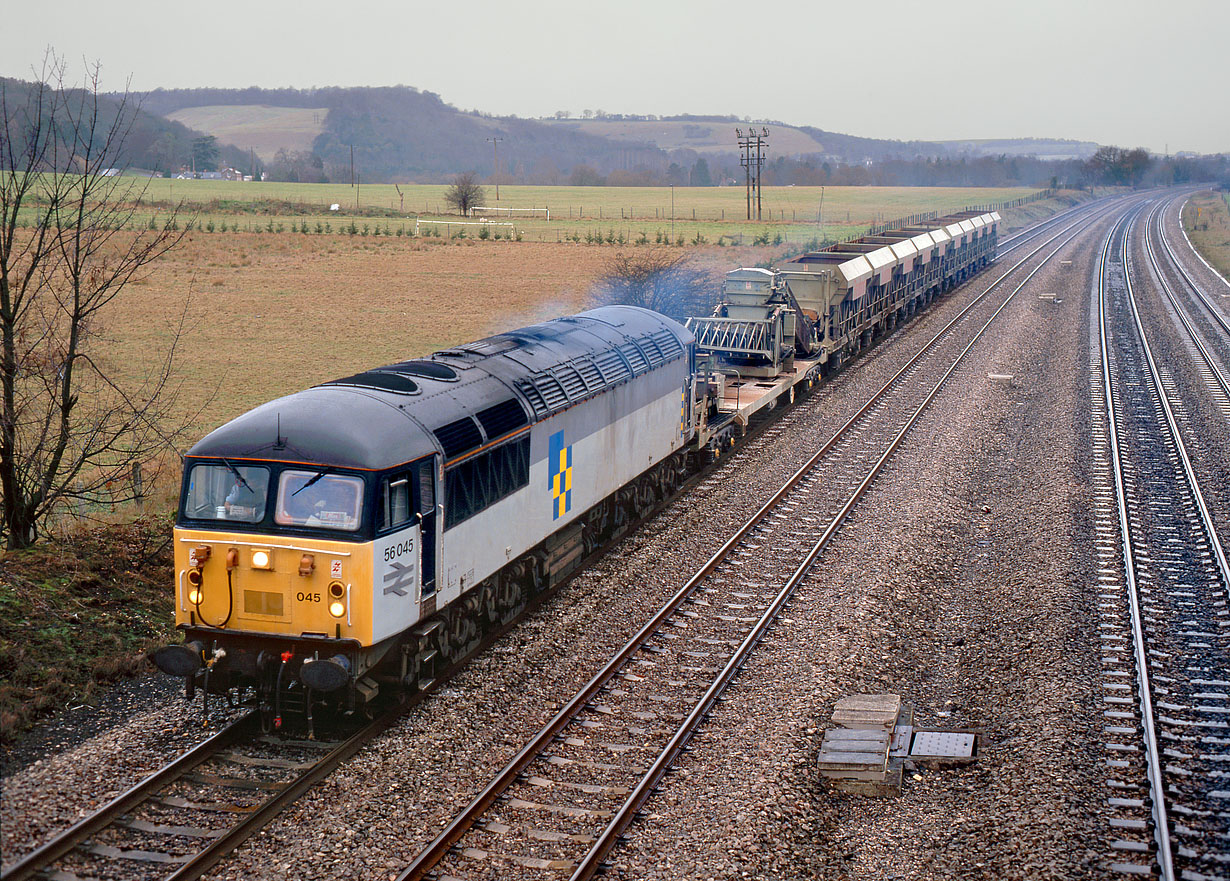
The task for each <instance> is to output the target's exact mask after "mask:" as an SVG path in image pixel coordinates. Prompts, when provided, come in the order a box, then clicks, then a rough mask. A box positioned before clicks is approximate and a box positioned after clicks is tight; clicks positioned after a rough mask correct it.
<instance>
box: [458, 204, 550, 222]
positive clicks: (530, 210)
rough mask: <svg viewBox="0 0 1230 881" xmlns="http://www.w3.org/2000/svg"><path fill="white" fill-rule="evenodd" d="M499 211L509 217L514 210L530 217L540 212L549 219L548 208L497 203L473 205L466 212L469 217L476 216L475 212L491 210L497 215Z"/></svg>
mask: <svg viewBox="0 0 1230 881" xmlns="http://www.w3.org/2000/svg"><path fill="white" fill-rule="evenodd" d="M501 211H502V212H504V213H505V214H506V215H508V216H509V217H512V216H513V213H514V212H520V213H522V214H528V215H529V216H530V217H533V216H534V215H536V214H542V215H544V216H545V217H546V218H547V220H550V219H551V209H550V208H503V207H500V206H498V205H475V206H474V207H473V208H471V209H470V210H469V211H468V212H466V213H467V214H469V215H470V216H471V217H475V216H476V213H475V212H482V213H486V212H491V213H492V214H495V215H497V216H498V215H499V214H500V212H501Z"/></svg>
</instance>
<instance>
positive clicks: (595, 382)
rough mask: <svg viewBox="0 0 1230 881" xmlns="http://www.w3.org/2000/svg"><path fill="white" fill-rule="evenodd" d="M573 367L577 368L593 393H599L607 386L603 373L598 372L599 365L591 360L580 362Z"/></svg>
mask: <svg viewBox="0 0 1230 881" xmlns="http://www.w3.org/2000/svg"><path fill="white" fill-rule="evenodd" d="M573 366H574V367H576V369H577V372H579V373H580V374H581V377H582V378H583V379H584V380H585V384H586V385H587V386H589V388H590V390H591V391H598V390H599V389H601V388H604V387H605V386H606V380H605V379H603V378H602V372H601V371H599V370H598V365H596V364H595V363H594V362H593V361H592V360H591V359H589V358H586V359H585V360H583V361H578V362H576V363H575V364H574V365H573Z"/></svg>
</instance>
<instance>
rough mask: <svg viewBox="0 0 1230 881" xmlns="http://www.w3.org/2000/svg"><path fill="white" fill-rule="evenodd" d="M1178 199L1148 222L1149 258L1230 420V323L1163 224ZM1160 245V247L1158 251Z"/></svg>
mask: <svg viewBox="0 0 1230 881" xmlns="http://www.w3.org/2000/svg"><path fill="white" fill-rule="evenodd" d="M1178 201H1179V199H1178V198H1176V199H1172V200H1169V201H1168V202H1165V203H1158V204H1157V205H1156V206H1155V207H1154V208H1153V210H1152V211H1150V212H1149V216H1148V218H1147V219H1146V223H1145V231H1144V246H1145V254H1146V256H1147V259H1148V261H1149V265H1150V266H1152V268H1153V271H1154V274H1155V277H1156V278H1157V280H1158V288H1159V290H1160V292H1161V294H1162V296H1163V297H1164V298H1165V301H1166V302H1167V303H1168V304H1169V306H1170V309H1171V310H1172V312H1173V314H1174V315H1175V317H1176V318H1177V319H1178V322H1179V324H1180V326H1181V327H1182V329H1183V333H1184V334H1185V337H1186V338H1185V339H1184V341H1183V345H1184V347H1185V348H1186V349H1187V350H1188V352H1189V353H1190V355H1191V356H1192V358H1193V360H1194V361H1195V362H1196V365H1197V366H1196V369H1197V370H1198V371H1199V373H1200V375H1201V378H1202V379H1203V380H1204V382H1205V384H1206V385H1207V386H1208V388H1209V392H1210V394H1211V396H1212V397H1213V399H1214V401H1215V402H1216V403H1217V405H1218V407H1219V408H1220V409H1221V411H1222V414H1223V415H1225V416H1226V417H1228V418H1230V320H1227V318H1226V316H1225V315H1224V314H1223V313H1222V312H1221V310H1219V309H1218V308H1217V307H1216V306H1215V305H1214V303H1213V301H1212V299H1211V298H1210V297H1209V295H1208V294H1207V293H1205V291H1204V290H1202V289H1201V288H1200V286H1199V285H1198V284H1197V283H1196V281H1195V279H1193V278H1192V276H1191V273H1189V272H1188V271H1187V269H1186V268H1185V267H1184V266H1183V264H1182V263H1181V262H1180V260H1179V257H1178V255H1177V254H1175V251H1174V248H1173V247H1171V244H1170V240H1169V238H1168V237H1167V235H1166V230H1165V227H1164V225H1163V223H1162V221H1163V219H1164V214H1165V212H1166V211H1167V210H1168V209H1170V208H1171V207H1173V206H1174V205H1175V204H1177V203H1178ZM1155 244H1156V247H1155Z"/></svg>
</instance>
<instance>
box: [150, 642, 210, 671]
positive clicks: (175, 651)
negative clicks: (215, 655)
mask: <svg viewBox="0 0 1230 881" xmlns="http://www.w3.org/2000/svg"><path fill="white" fill-rule="evenodd" d="M204 654H205V646H203V645H201V643H199V642H196V641H195V640H193V641H192V642H185V643H181V644H180V645H164V646H163V647H162V648H160V649H157V650H156V651H155V652H154V653H153V655H152V658H153V661H154V663H155V664H156V665H157V666H158V669H159V670H161V671H162V672H163V673H166V674H167V675H168V676H191V675H193V674H194V673H196V671H197V670H200V669H201V666H202V665H203V664H204V660H203V657H204Z"/></svg>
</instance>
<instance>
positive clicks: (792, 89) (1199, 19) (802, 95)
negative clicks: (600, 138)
mask: <svg viewBox="0 0 1230 881" xmlns="http://www.w3.org/2000/svg"><path fill="white" fill-rule="evenodd" d="M47 47H53V48H54V49H55V50H56V51H57V52H59V53H61V54H62V55H64V56H66V57H67V58H68V59H70V60H72V61H73V62H78V61H79V60H80V59H82V58H88V59H91V60H97V61H100V62H101V63H102V64H103V69H104V83H103V85H104V87H105V88H107V89H122V88H123V86H124V82H125V80H126V79H127V78H128V77H130V76H131V83H132V88H133V89H134V90H137V91H145V90H150V89H154V88H157V87H160V86H161V87H165V88H172V87H193V86H221V87H243V86H253V85H255V86H263V87H270V88H272V87H280V86H294V87H297V88H307V87H312V86H333V85H342V86H377V85H395V84H404V85H409V86H415V87H416V88H419V89H423V90H426V91H432V92H436V93H438V94H439V95H440V96H441V97H442V98H443V99H444V100H445V101H446V102H448V103H450V104H453V105H455V106H457V107H460V108H462V109H466V110H470V109H476V110H482V111H486V112H489V113H493V114H497V115H506V114H514V115H517V116H547V115H551V114H553V113H554V112H555V111H557V110H569V111H571V112H572V113H574V114H579V113H580V112H581V111H582V110H584V109H587V108H588V109H591V110H598V109H601V110H605V111H607V112H608V113H635V114H643V113H655V114H677V113H694V114H734V115H737V116H740V117H743V116H749V117H752V118H754V119H760V118H765V119H777V120H781V121H783V122H787V123H791V124H794V125H813V126H817V127H820V128H823V129H827V130H829V131H837V132H844V133H847V134H853V135H862V136H867V137H876V138H901V139H914V138H918V139H924V140H940V139H956V138H962V139H964V138H1000V137H1052V138H1076V139H1080V140H1089V141H1097V142H1099V143H1103V144H1117V145H1120V146H1124V147H1135V146H1144V147H1148V148H1149V149H1151V150H1155V151H1162V150H1164V149H1167V148H1168V149H1169V150H1170V151H1171V152H1174V151H1177V150H1194V151H1198V152H1216V151H1230V109H1228V108H1230V0H1088V2H1082V0H1028V2H1019V3H1018V2H1001V0H928V2H912V0H842V2H840V3H834V2H822V0H811V2H806V0H801V2H794V0H778V2H760V3H757V2H747V0H709V2H692V0H686V2H683V0H615V2H599V0H568V2H563V0H499V2H488V0H431V2H421V0H401V2H385V0H361V2H360V0H295V2H277V3H273V2H268V0H265V2H260V0H257V2H247V3H236V2H233V0H211V2H208V3H193V4H189V3H166V2H165V0H110V2H99V0H42V2H29V0H0V74H2V75H5V76H15V77H20V78H23V79H29V78H31V68H32V67H37V66H38V65H39V64H40V62H41V59H42V57H43V54H44V51H45V50H46V48H47ZM79 68H80V65H79V64H77V66H76V68H74V70H77V69H79Z"/></svg>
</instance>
